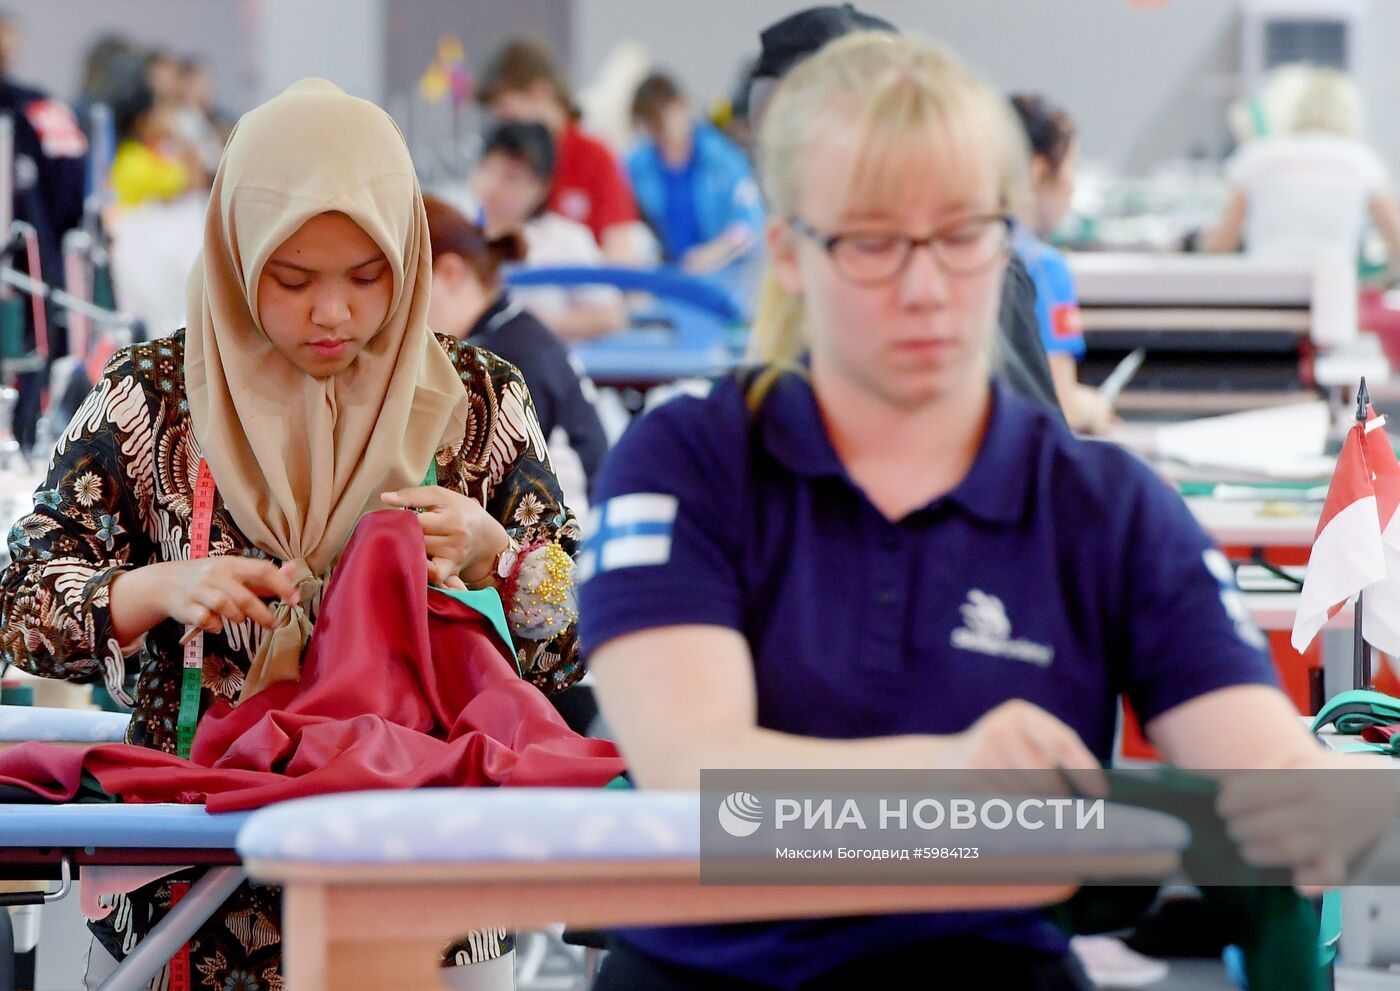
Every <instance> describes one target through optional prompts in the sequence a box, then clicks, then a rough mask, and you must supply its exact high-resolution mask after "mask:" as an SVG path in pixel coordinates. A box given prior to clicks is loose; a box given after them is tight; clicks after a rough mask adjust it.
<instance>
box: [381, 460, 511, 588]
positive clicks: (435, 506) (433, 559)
mask: <svg viewBox="0 0 1400 991" xmlns="http://www.w3.org/2000/svg"><path fill="white" fill-rule="evenodd" d="M380 499H382V500H383V502H384V505H386V506H393V507H396V508H402V509H417V510H420V512H419V513H418V523H419V525H420V526H422V528H423V543H424V545H425V547H426V549H427V551H428V577H429V578H430V579H432V582H433V584H435V585H447V583H448V582H449V581H452V580H453V579H457V578H459V577H460V578H461V579H464V580H465V581H466V582H468V583H471V584H476V583H479V582H481V581H483V580H485V579H487V578H489V577H490V572H491V565H492V563H493V562H494V561H495V560H496V556H497V555H498V554H500V553H501V552H502V551H504V550H505V549H506V548H508V547H509V546H510V537H509V536H508V535H507V534H506V531H505V527H503V526H501V524H500V523H499V522H498V521H497V520H496V519H495V517H493V516H492V515H491V514H490V513H488V512H487V511H486V507H485V506H483V505H482V504H481V503H479V502H477V501H476V500H475V499H472V498H471V497H469V496H465V495H462V493H460V492H454V491H452V490H451V489H444V488H442V487H441V486H439V485H415V486H413V487H412V488H407V489H399V490H398V491H397V492H385V493H384V494H383V495H381V496H380ZM449 587H450V586H449Z"/></svg>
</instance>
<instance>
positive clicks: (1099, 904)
mask: <svg viewBox="0 0 1400 991" xmlns="http://www.w3.org/2000/svg"><path fill="white" fill-rule="evenodd" d="M1105 773H1106V774H1107V776H1108V786H1109V790H1108V800H1109V801H1110V802H1114V803H1118V804H1123V805H1133V806H1137V807H1139V808H1147V809H1153V810H1156V811H1159V812H1164V813H1166V814H1168V815H1173V816H1175V817H1177V818H1178V819H1180V820H1181V821H1182V822H1184V823H1185V824H1186V826H1187V827H1188V828H1189V829H1190V830H1191V845H1190V846H1189V847H1188V848H1187V849H1186V851H1185V852H1184V853H1183V854H1182V858H1181V865H1182V869H1183V872H1184V873H1185V874H1186V876H1187V877H1188V878H1193V877H1207V876H1208V877H1210V879H1211V880H1212V882H1213V883H1212V884H1210V885H1202V886H1201V888H1200V891H1201V898H1202V899H1203V900H1204V901H1205V902H1206V903H1207V904H1208V905H1209V906H1210V907H1211V908H1213V909H1214V910H1215V911H1216V912H1217V913H1218V914H1219V915H1220V916H1221V917H1222V918H1224V919H1226V920H1228V921H1227V923H1226V925H1227V927H1228V932H1224V933H1222V935H1223V936H1224V937H1225V938H1227V939H1229V940H1230V941H1231V942H1233V943H1235V944H1236V945H1238V946H1239V947H1240V950H1241V952H1242V954H1243V956H1244V969H1245V974H1246V976H1247V978H1248V980H1249V986H1250V987H1251V988H1261V989H1262V988H1267V989H1268V991H1322V988H1323V987H1324V986H1325V981H1324V976H1325V975H1324V973H1323V971H1322V969H1321V968H1320V967H1319V955H1320V952H1321V949H1322V943H1321V938H1320V934H1319V923H1318V916H1317V911H1316V909H1315V908H1314V907H1313V905H1312V903H1311V902H1310V901H1309V900H1308V899H1306V898H1304V897H1302V896H1301V895H1299V894H1298V893H1297V892H1296V891H1294V890H1293V888H1292V886H1291V884H1290V883H1289V881H1290V879H1289V874H1288V872H1287V871H1284V870H1280V869H1260V868H1256V867H1252V866H1250V865H1249V864H1247V863H1246V862H1245V861H1244V859H1243V858H1242V857H1241V856H1240V854H1239V851H1238V849H1237V848H1236V847H1235V844H1234V841H1232V840H1231V839H1230V837H1229V834H1228V833H1227V832H1226V829H1225V823H1224V821H1223V820H1222V819H1221V818H1220V816H1219V815H1217V814H1216V812H1215V797H1216V792H1217V790H1218V786H1217V785H1216V783H1215V782H1214V781H1212V780H1210V779H1209V778H1205V777H1202V776H1200V775H1195V774H1190V773H1187V772H1185V771H1181V770H1178V769H1176V768H1170V767H1164V768H1158V769H1155V770H1152V771H1137V770H1134V771H1113V770H1110V771H1107V772H1105ZM1222 881H1227V882H1228V886H1227V885H1223V884H1221V882H1222ZM1155 890H1156V889H1153V888H1143V887H1140V886H1139V887H1126V888H1123V887H1119V888H1115V887H1108V888H1081V889H1080V890H1079V891H1078V892H1076V893H1075V895H1074V896H1073V897H1071V898H1070V899H1069V900H1068V901H1067V902H1066V903H1064V904H1062V905H1059V906H1056V907H1055V908H1054V909H1052V910H1051V912H1050V918H1051V920H1052V921H1054V922H1056V923H1057V924H1058V925H1060V926H1061V927H1062V928H1064V929H1066V931H1067V932H1070V933H1085V932H1109V931H1111V930H1113V929H1124V928H1127V927H1129V926H1131V925H1132V924H1133V923H1134V922H1135V921H1136V920H1137V919H1138V918H1139V917H1140V916H1141V915H1142V913H1143V912H1144V911H1145V909H1146V908H1147V907H1148V906H1149V905H1150V904H1151V903H1152V897H1151V896H1152V895H1153V894H1154V893H1155ZM1081 926H1085V927H1089V928H1079V927H1081Z"/></svg>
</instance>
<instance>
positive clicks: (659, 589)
mask: <svg viewBox="0 0 1400 991" xmlns="http://www.w3.org/2000/svg"><path fill="white" fill-rule="evenodd" d="M1015 127H1016V125H1015V122H1014V119H1013V118H1012V117H1011V115H1010V112H1009V110H1008V109H1007V105H1006V102H1005V100H1004V99H1003V98H1002V97H1001V96H999V95H998V94H997V93H995V92H994V91H992V90H991V89H990V88H989V87H988V86H987V85H986V84H985V83H983V82H982V81H980V80H979V79H978V78H977V77H975V76H974V75H973V74H972V73H971V72H969V71H968V70H967V69H965V68H963V67H962V66H961V64H960V63H958V62H957V61H955V60H954V59H953V58H952V57H951V56H949V55H946V54H944V53H942V52H941V51H940V50H938V49H934V48H931V47H929V46H927V45H926V44H924V43H921V42H918V41H915V40H912V39H909V38H907V37H900V36H892V35H890V34H888V33H881V34H872V33H864V32H862V33H855V34H851V35H849V36H847V37H845V38H842V39H840V40H838V41H834V42H832V43H831V44H829V45H828V46H826V47H825V48H823V49H822V50H821V52H819V53H818V54H816V55H814V56H812V57H810V58H808V59H806V60H804V61H803V62H801V63H799V64H798V65H797V66H796V67H795V68H794V69H793V70H792V71H791V73H790V74H789V75H788V76H787V77H785V79H784V80H783V82H782V83H781V84H780V85H779V87H778V89H777V91H776V93H775V95H774V96H773V101H772V104H771V106H770V109H769V111H768V113H767V114H766V116H765V119H764V123H763V126H762V130H761V133H760V138H759V145H758V147H759V162H760V175H761V178H762V181H763V184H764V191H765V194H766V196H767V200H768V204H769V211H770V218H771V219H770V220H769V221H768V224H767V227H766V243H767V248H768V256H769V260H770V261H769V264H770V271H769V273H768V276H767V278H768V285H767V294H768V302H769V303H770V305H769V306H766V307H765V309H764V314H765V317H764V319H763V320H762V321H760V322H759V323H758V324H757V325H756V326H755V327H754V330H753V332H754V333H756V334H762V335H765V336H766V337H768V338H770V339H772V340H777V341H788V342H793V344H794V348H795V350H792V351H789V352H788V353H787V355H786V358H785V359H777V360H775V361H774V362H773V363H772V364H770V365H767V366H764V367H759V368H755V369H746V370H744V371H743V372H742V373H739V374H734V375H731V376H727V377H724V378H722V379H720V380H719V381H718V382H717V384H716V385H715V386H714V388H713V389H712V390H711V391H710V393H709V394H708V395H707V396H706V397H704V398H697V397H693V396H682V397H679V398H676V399H673V400H672V401H670V402H668V403H664V404H662V405H660V406H658V407H656V408H655V409H654V410H652V411H651V412H649V413H647V414H645V415H643V416H642V417H641V418H640V419H638V420H637V421H636V422H635V423H634V424H633V425H632V427H631V428H630V429H629V431H628V432H627V433H626V434H624V436H623V437H622V438H621V440H620V441H619V443H618V446H617V447H616V448H615V449H614V451H613V453H612V454H611V456H610V457H609V458H608V459H607V460H606V461H605V463H604V467H603V471H602V474H601V476H600V478H599V482H598V485H597V487H596V490H595V494H596V496H597V498H596V500H595V513H594V517H593V520H592V522H591V524H590V527H589V531H590V532H589V536H587V537H586V541H585V548H584V551H583V553H582V554H581V555H580V559H579V573H580V580H581V582H582V585H581V592H580V596H581V599H580V638H581V640H582V641H583V642H585V643H587V644H588V649H589V651H590V658H591V668H592V671H593V674H594V677H595V679H596V690H597V692H598V695H599V699H600V702H601V706H602V710H603V714H604V717H605V719H606V721H607V723H608V725H609V726H610V728H611V731H612V733H613V735H614V736H615V738H616V739H617V741H618V743H619V745H620V746H621V748H622V751H623V753H624V754H625V756H626V757H627V760H628V764H629V768H630V773H631V774H632V776H633V778H634V780H635V782H636V784H637V785H638V786H639V787H641V788H645V789H677V788H679V789H694V788H696V787H697V785H698V782H699V779H700V771H701V769H702V768H729V769H744V768H770V769H771V768H784V769H788V768H791V769H802V768H885V769H894V768H904V769H911V768H948V769H958V768H961V769H1002V770H1010V771H1013V772H1019V773H1026V772H1030V771H1035V770H1042V771H1043V770H1049V769H1052V768H1055V767H1057V766H1058V767H1063V768H1069V769H1075V770H1078V771H1081V772H1082V773H1084V774H1087V775H1089V776H1090V777H1091V778H1092V777H1093V775H1095V774H1096V773H1097V772H1096V771H1095V770H1094V769H1096V768H1098V767H1099V766H1100V764H1101V763H1102V762H1106V761H1108V760H1109V758H1110V756H1111V750H1112V746H1113V737H1114V726H1115V714H1116V703H1117V700H1118V697H1119V695H1120V694H1126V695H1127V696H1128V697H1129V698H1130V699H1131V701H1132V703H1133V706H1134V708H1135V709H1136V711H1137V712H1138V713H1139V714H1141V715H1142V717H1143V719H1144V721H1145V723H1146V727H1147V732H1148V734H1149V736H1150V737H1151V739H1152V740H1153V741H1154V742H1155V743H1156V744H1157V746H1158V747H1159V748H1160V749H1161V750H1162V751H1163V753H1164V754H1165V755H1166V756H1167V758H1168V759H1169V760H1171V761H1172V762H1173V763H1175V764H1178V765H1181V766H1184V767H1194V768H1210V767H1218V768H1256V767H1271V768H1272V767H1279V768H1332V767H1342V766H1357V765H1355V764H1351V763H1349V761H1352V760H1358V758H1355V757H1354V755H1339V754H1333V753H1331V752H1329V751H1325V750H1323V749H1321V748H1319V747H1318V746H1317V744H1316V741H1315V740H1313V739H1312V737H1311V736H1310V735H1309V734H1308V733H1307V732H1306V731H1305V730H1304V729H1303V727H1302V725H1301V724H1300V722H1299V719H1298V714H1297V713H1296V712H1295V711H1294V709H1293V707H1292V705H1291V704H1290V703H1289V701H1288V699H1287V697H1286V696H1285V695H1284V694H1283V693H1282V692H1281V691H1280V690H1279V689H1278V687H1277V685H1276V681H1275V675H1274V671H1273V668H1272V665H1271V662H1270V660H1269V657H1268V654H1267V653H1266V647H1265V641H1264V638H1263V636H1262V635H1261V633H1260V632H1259V630H1258V629H1257V628H1256V627H1255V626H1254V624H1253V623H1252V622H1251V620H1250V617H1249V611H1248V609H1247V608H1246V607H1245V605H1244V602H1243V599H1242V597H1241V594H1240V593H1239V591H1238V590H1237V588H1236V586H1235V584H1234V581H1233V577H1232V574H1231V572H1230V568H1229V565H1228V563H1227V562H1226V560H1225V558H1224V556H1223V555H1222V554H1221V553H1220V552H1219V551H1218V550H1217V549H1216V548H1215V547H1214V546H1213V545H1212V543H1211V541H1210V539H1209V538H1208V537H1207V536H1206V534H1205V533H1204V532H1203V531H1202V529H1201V528H1200V526H1199V525H1198V524H1197V523H1196V522H1195V521H1194V520H1193V518H1192V516H1191V515H1190V513H1189V511H1188V510H1187V508H1186V507H1185V505H1184V504H1183V503H1182V501H1181V499H1180V498H1178V497H1177V495H1176V494H1175V493H1174V492H1172V491H1171V490H1170V489H1169V488H1167V487H1166V486H1165V485H1164V484H1163V483H1162V482H1161V481H1160V480H1159V479H1158V478H1157V476H1156V475H1155V474H1154V473H1153V472H1152V471H1151V470H1150V469H1149V468H1148V467H1147V466H1145V465H1144V464H1142V463H1141V462H1139V461H1137V460H1136V459H1135V458H1134V457H1133V456H1132V455H1130V454H1128V453H1127V452H1125V451H1123V450H1122V449H1120V448H1117V447H1114V446H1111V445H1108V444H1104V443H1101V442H1095V441H1088V440H1081V439H1079V438H1076V437H1075V436H1074V434H1072V433H1071V432H1070V431H1069V430H1068V429H1067V428H1066V426H1065V425H1064V424H1063V423H1062V422H1061V421H1060V420H1059V418H1058V417H1056V416H1055V415H1054V414H1052V413H1051V412H1049V411H1047V410H1045V409H1043V408H1042V407H1039V406H1037V405H1034V404H1032V403H1031V402H1030V401H1028V400H1026V399H1024V398H1021V397H1018V396H1017V395H1016V394H1014V393H1013V392H1012V391H1011V390H1009V389H1007V388H1005V387H1004V386H1003V385H1002V384H1001V383H1000V382H999V381H995V380H994V379H993V378H992V375H991V372H990V369H991V367H992V365H991V358H992V355H991V351H992V348H993V346H994V341H995V340H996V315H997V304H998V299H999V295H1000V286H1001V277H1002V271H1003V269H1004V268H1005V266H1006V265H1007V261H1008V255H1009V227H1010V219H1009V216H1008V213H1007V204H1008V203H1009V202H1014V201H1015V198H1016V194H1017V193H1018V192H1019V190H1018V188H1017V187H1018V185H1019V184H1020V182H1021V181H1022V180H1021V179H1020V176H1021V175H1022V174H1023V172H1024V161H1023V157H1022V155H1021V154H1020V152H1021V146H1020V142H1019V139H1018V138H1017V135H1016V130H1015ZM969 631H970V632H969ZM1363 766H1364V765H1363ZM1328 777H1329V778H1335V777H1344V776H1337V775H1332V776H1328ZM1317 780H1318V779H1317V777H1316V776H1313V777H1311V778H1310V779H1309V782H1310V783H1315V782H1316V781H1317ZM1246 786H1247V782H1242V781H1241V780H1240V779H1239V778H1238V777H1229V776H1227V777H1226V779H1225V780H1224V782H1223V784H1222V787H1221V796H1220V800H1219V803H1218V806H1217V807H1218V809H1219V811H1220V812H1221V814H1222V815H1224V816H1225V817H1226V819H1227V821H1228V823H1229V826H1230V828H1231V830H1232V835H1233V836H1234V837H1235V838H1236V839H1237V841H1239V842H1240V844H1241V848H1242V850H1243V853H1244V855H1245V856H1246V857H1248V858H1250V859H1251V860H1252V861H1253V862H1256V863H1264V862H1270V863H1277V864H1285V865H1290V866H1293V867H1294V868H1295V874H1294V877H1295V878H1296V879H1298V880H1300V881H1302V880H1307V879H1309V878H1316V877H1320V876H1323V870H1324V868H1327V867H1330V868H1335V866H1336V864H1335V859H1334V858H1335V854H1336V849H1337V847H1329V846H1328V845H1327V844H1328V843H1329V842H1331V843H1335V844H1338V845H1339V847H1340V848H1343V850H1344V852H1346V853H1351V852H1354V851H1356V850H1359V849H1362V848H1363V847H1364V846H1365V845H1367V844H1368V843H1369V842H1370V841H1371V839H1372V838H1374V837H1375V836H1376V835H1378V834H1379V832H1380V831H1381V830H1382V829H1383V828H1384V827H1385V825H1387V824H1388V818H1389V816H1391V815H1392V814H1393V813H1394V811H1395V807H1396V800H1395V796H1394V793H1393V791H1391V792H1390V793H1388V794H1386V793H1384V790H1383V789H1376V790H1375V794H1374V795H1371V796H1370V797H1369V798H1368V800H1369V801H1373V802H1374V803H1375V805H1376V807H1375V808H1374V809H1367V810H1365V811H1363V812H1358V810H1357V809H1356V807H1355V806H1352V807H1350V809H1349V811H1350V812H1351V813H1352V814H1351V815H1348V816H1347V817H1343V818H1339V817H1337V816H1336V815H1335V814H1334V813H1333V811H1332V810H1331V808H1330V807H1329V805H1328V802H1329V800H1330V799H1331V798H1335V796H1322V795H1315V794H1312V793H1309V794H1308V795H1307V796H1305V797H1304V798H1303V799H1301V800H1300V799H1298V798H1297V797H1296V796H1294V798H1293V799H1291V800H1289V801H1288V802H1287V803H1285V802H1284V800H1283V799H1281V798H1280V797H1279V796H1277V795H1275V794H1273V793H1270V794H1267V795H1262V796H1261V795H1258V794H1257V793H1256V794H1251V795H1250V796H1249V800H1246V798H1245V797H1244V795H1243V794H1242V793H1241V788H1245V787H1246ZM1363 804H1364V803H1363ZM1285 808H1286V811H1287V814H1286V815H1285V814H1284V810H1285ZM1353 816H1358V817H1359V818H1353ZM1362 822H1364V823H1365V824H1364V825H1362ZM1327 876H1331V875H1327ZM1066 946H1067V942H1066V939H1065V937H1064V936H1063V935H1062V934H1061V933H1060V931H1059V930H1057V929H1055V928H1053V927H1052V926H1051V925H1050V924H1049V923H1048V922H1047V921H1045V919H1044V916H1043V915H1042V914H1041V913H1039V912H1037V911H1034V910H1029V909H1028V910H1015V911H997V912H988V911H981V912H971V911H950V912H941V913H925V914H909V915H897V916H884V917H878V918H871V917H852V918H842V919H816V920H804V921H783V922H752V923H742V924H732V925H715V926H699V927H674V926H672V927H659V928H638V929H628V930H625V931H622V932H620V933H618V934H617V941H616V944H615V947H614V949H613V951H612V952H611V953H610V954H609V955H608V957H607V959H606V960H605V962H604V964H603V967H602V970H601V972H600V974H599V976H598V979H597V982H596V984H595V988H596V989H598V991H618V989H622V988H638V987H646V988H651V989H663V991H664V989H680V988H686V989H702V988H703V989H709V988H741V989H743V988H823V987H832V988H834V987H843V988H849V987H876V986H880V984H882V983H885V982H888V983H890V984H891V985H893V984H894V983H895V982H896V981H898V982H899V983H900V984H903V983H904V982H905V981H906V980H907V975H908V972H909V970H910V969H911V967H912V968H918V969H919V970H921V971H923V972H926V973H932V974H935V975H936V976H937V979H938V981H939V982H941V983H942V984H946V986H948V987H959V986H964V985H966V986H977V987H1014V988H1019V989H1026V988H1030V989H1041V991H1047V989H1056V991H1058V989H1071V988H1074V989H1078V988H1084V987H1086V986H1087V985H1086V983H1085V981H1086V978H1085V977H1084V975H1083V972H1082V970H1081V969H1080V968H1079V966H1078V964H1077V963H1076V962H1075V961H1074V960H1073V958H1072V957H1070V956H1069V955H1068V954H1067V953H1066Z"/></svg>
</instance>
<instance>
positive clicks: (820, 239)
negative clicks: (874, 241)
mask: <svg viewBox="0 0 1400 991" xmlns="http://www.w3.org/2000/svg"><path fill="white" fill-rule="evenodd" d="M979 221H980V222H988V223H991V222H995V223H998V224H1000V225H1001V226H1002V237H1001V242H1000V243H999V244H998V245H997V247H996V250H994V251H992V252H991V253H990V254H989V255H988V256H987V259H986V261H980V262H978V263H977V264H976V265H971V266H968V267H966V268H960V267H957V266H951V265H949V264H948V260H947V258H945V257H944V254H943V253H942V252H940V251H939V246H940V245H941V244H942V243H943V238H945V237H947V236H948V235H947V231H948V229H949V228H948V227H945V228H944V229H943V230H942V231H935V232H934V233H932V234H929V235H928V236H927V237H910V236H908V235H907V234H898V233H891V234H888V235H883V236H888V237H890V238H892V239H894V240H896V241H900V242H903V244H904V254H903V256H902V257H901V258H900V261H899V264H898V265H897V266H896V267H895V269H894V271H892V272H890V273H889V274H888V275H881V276H877V277H873V278H861V277H859V276H854V275H852V274H851V273H850V272H849V271H848V270H847V269H846V267H845V266H843V265H842V264H841V262H840V260H839V258H838V256H837V254H836V249H837V248H838V247H839V246H840V245H841V242H843V241H849V240H853V239H856V238H860V237H869V236H871V234H872V233H874V232H861V233H854V232H838V233H834V234H828V233H826V232H825V231H819V230H817V229H816V228H815V227H813V226H812V225H811V224H810V223H808V222H807V221H806V220H804V219H803V218H802V217H799V216H797V215H796V214H793V215H792V216H790V217H788V218H787V222H788V226H789V227H791V228H792V229H793V231H795V232H796V233H797V234H800V235H801V236H802V237H805V238H807V239H808V240H809V241H811V242H813V243H814V244H816V245H817V246H818V247H820V248H821V249H822V250H823V251H825V252H826V253H827V255H828V257H830V258H831V262H832V265H833V267H835V269H836V271H837V272H838V273H840V275H841V277H842V278H843V279H845V280H846V281H848V282H850V283H852V284H854V285H860V286H878V285H884V284H885V283H887V282H893V281H894V280H895V279H898V278H899V277H900V276H901V275H903V274H904V270H905V269H907V268H908V267H909V260H910V259H911V258H913V257H914V249H915V248H924V249H931V254H932V255H933V259H934V262H935V263H936V264H937V265H938V266H939V267H940V268H941V269H942V270H943V271H944V272H946V273H948V274H950V275H975V274H976V273H978V272H981V271H983V270H985V269H986V268H988V267H989V266H991V265H992V264H993V263H994V262H995V261H996V260H997V258H999V257H1001V256H1002V255H1003V254H1005V253H1006V251H1007V250H1008V249H1009V248H1010V246H1011V234H1012V231H1013V229H1014V227H1015V218H1014V217H1012V215H1011V214H1009V213H985V214H975V215H973V216H970V217H965V218H963V219H962V220H960V221H958V223H957V224H956V225H949V226H950V227H954V228H956V229H961V228H965V227H966V226H967V225H968V224H972V223H977V222H979Z"/></svg>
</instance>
